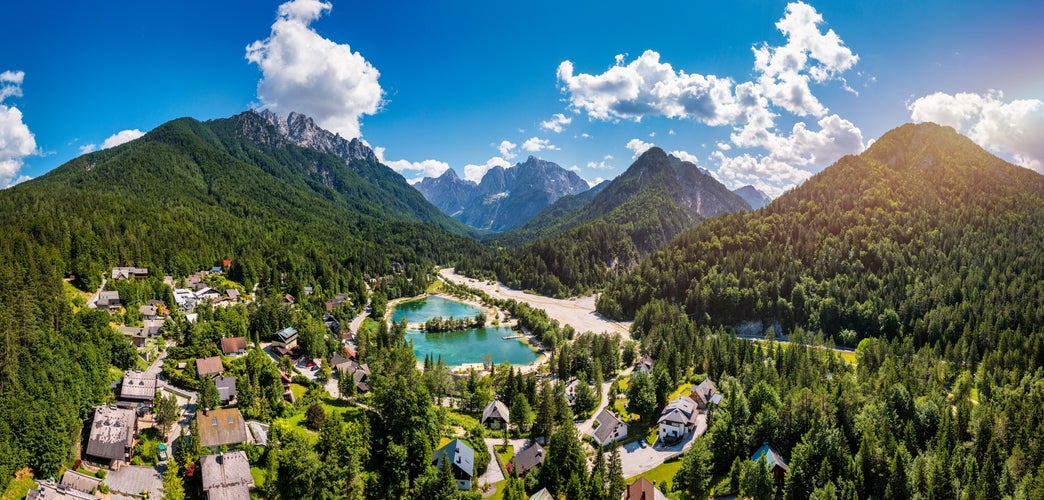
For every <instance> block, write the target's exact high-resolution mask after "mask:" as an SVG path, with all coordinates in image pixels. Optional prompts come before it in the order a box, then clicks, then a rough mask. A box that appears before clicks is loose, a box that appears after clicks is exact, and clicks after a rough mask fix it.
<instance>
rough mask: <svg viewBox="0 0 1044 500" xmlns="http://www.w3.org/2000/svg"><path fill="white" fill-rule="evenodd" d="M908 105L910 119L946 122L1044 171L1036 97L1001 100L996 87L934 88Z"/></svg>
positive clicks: (1043, 111) (1043, 128)
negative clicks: (970, 89)
mask: <svg viewBox="0 0 1044 500" xmlns="http://www.w3.org/2000/svg"><path fill="white" fill-rule="evenodd" d="M908 108H909V110H910V117H911V118H912V119H913V120H914V121H917V122H923V121H931V122H935V123H938V124H940V125H949V126H951V127H953V128H955V129H957V131H959V132H961V133H963V134H965V135H967V136H968V137H969V138H970V139H971V140H973V141H975V142H976V143H977V144H979V145H980V146H982V147H983V148H986V149H988V150H990V151H993V152H994V153H999V154H1005V155H1010V156H1011V157H1012V159H1013V160H1014V162H1015V163H1017V164H1019V165H1022V166H1024V167H1027V168H1032V169H1034V170H1036V171H1038V172H1041V173H1044V102H1041V101H1040V100H1039V99H1022V100H1014V101H1008V102H1005V101H1004V94H1003V93H1001V92H999V91H991V92H988V93H986V94H976V93H967V92H963V93H958V94H953V95H950V94H945V93H942V92H936V93H934V94H930V95H927V96H924V97H921V98H919V99H917V100H915V101H914V102H913V103H911V104H910V105H909V106H908Z"/></svg>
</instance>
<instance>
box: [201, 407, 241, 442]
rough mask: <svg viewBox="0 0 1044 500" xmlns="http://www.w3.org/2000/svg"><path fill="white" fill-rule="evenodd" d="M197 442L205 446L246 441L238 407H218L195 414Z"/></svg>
mask: <svg viewBox="0 0 1044 500" xmlns="http://www.w3.org/2000/svg"><path fill="white" fill-rule="evenodd" d="M196 420H197V422H198V425H199V442H200V444H201V445H203V446H205V447H207V448H218V447H221V446H235V445H237V444H240V443H245V442H246V441H247V429H246V423H245V422H244V421H243V414H242V413H240V412H239V408H218V409H216V410H204V411H203V412H202V413H198V414H196Z"/></svg>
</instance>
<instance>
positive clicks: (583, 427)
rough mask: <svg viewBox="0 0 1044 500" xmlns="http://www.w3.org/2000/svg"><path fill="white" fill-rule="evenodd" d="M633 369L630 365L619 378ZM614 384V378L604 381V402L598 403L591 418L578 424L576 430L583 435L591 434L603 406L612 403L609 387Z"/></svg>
mask: <svg viewBox="0 0 1044 500" xmlns="http://www.w3.org/2000/svg"><path fill="white" fill-rule="evenodd" d="M632 369H633V368H631V367H628V368H627V369H626V370H624V371H622V372H620V374H619V375H618V376H617V378H623V377H626V376H628V375H630V374H631V370H632ZM612 385H613V381H612V380H606V381H605V382H603V383H602V402H601V403H599V404H598V407H597V408H595V410H594V413H591V417H590V418H588V419H587V420H584V421H582V422H579V423H577V424H576V430H577V431H579V432H580V434H581V435H584V434H591V429H592V426H593V425H594V419H595V417H597V416H598V414H599V413H601V412H602V409H603V408H605V407H606V406H609V404H610V403H611V401H609V387H610V386H612Z"/></svg>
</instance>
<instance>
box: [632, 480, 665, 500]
mask: <svg viewBox="0 0 1044 500" xmlns="http://www.w3.org/2000/svg"><path fill="white" fill-rule="evenodd" d="M620 498H621V500H667V495H664V494H663V492H662V491H660V490H659V489H658V488H656V487H655V486H653V484H652V483H650V482H649V480H648V479H645V478H644V477H640V478H638V480H637V481H635V482H633V483H631V484H629V485H627V490H625V491H624V494H623V496H622V497H620Z"/></svg>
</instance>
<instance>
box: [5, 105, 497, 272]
mask: <svg viewBox="0 0 1044 500" xmlns="http://www.w3.org/2000/svg"><path fill="white" fill-rule="evenodd" d="M349 160H350V161H349V163H345V161H342V159H340V158H338V157H335V156H332V155H330V154H326V153H321V152H319V151H316V150H314V149H311V148H304V147H299V146H296V145H294V144H293V143H291V141H290V140H289V138H288V137H287V136H286V135H284V134H282V133H280V131H278V130H277V129H276V128H275V127H273V126H272V125H271V124H270V123H269V122H268V121H266V120H265V119H264V118H263V117H262V116H261V115H259V114H257V113H254V112H246V113H242V114H240V115H237V116H234V117H231V118H228V119H220V120H213V121H209V122H206V123H201V122H198V121H196V120H192V119H189V118H183V119H178V120H174V121H171V122H168V123H166V124H163V125H161V126H159V127H157V128H156V129H155V130H153V131H152V132H150V133H148V134H146V135H145V136H144V137H142V138H141V139H138V140H136V141H132V142H130V143H127V144H124V145H121V146H118V147H115V148H112V149H108V150H103V151H99V152H96V153H91V154H88V155H85V156H82V157H80V158H77V159H75V160H72V161H70V162H68V163H66V164H65V165H63V166H61V167H59V168H57V169H55V170H54V171H53V172H51V173H49V174H47V175H45V176H43V177H40V178H38V179H34V180H32V181H29V182H26V183H24V184H21V185H18V186H15V187H14V188H11V189H8V190H5V191H3V192H0V219H2V223H3V225H4V227H5V228H11V229H12V230H22V231H25V232H26V233H28V234H30V235H32V237H33V238H34V240H35V241H37V242H38V243H40V244H42V245H46V246H50V247H53V248H56V249H57V250H58V251H59V254H60V257H61V259H62V265H63V269H62V272H63V273H65V274H69V275H75V276H76V278H77V281H76V282H75V283H76V284H77V285H79V286H82V287H83V288H85V289H90V288H92V287H94V286H96V285H97V281H98V280H99V279H100V278H99V277H100V275H101V273H102V271H104V270H105V269H107V268H109V267H111V266H113V265H138V266H145V267H150V268H154V269H156V270H157V271H160V272H164V273H168V274H175V275H187V274H188V273H190V272H193V271H195V270H198V269H200V268H201V266H209V265H211V264H212V263H213V262H215V261H217V260H220V259H224V258H231V259H232V260H233V269H232V274H233V275H234V276H235V277H236V278H237V279H241V280H242V282H244V283H252V282H254V281H262V282H265V281H266V280H269V279H273V278H274V277H275V276H280V279H279V281H282V282H285V283H288V284H290V285H289V286H290V288H291V291H293V288H294V287H295V286H299V285H300V284H312V283H314V284H318V285H321V286H322V287H323V288H324V289H326V290H341V289H345V288H347V287H348V286H349V283H348V282H347V281H346V280H349V278H348V277H349V276H361V274H363V273H371V274H384V273H387V272H388V271H389V270H390V268H391V263H392V262H402V263H406V264H419V263H421V262H422V261H424V262H427V263H435V262H440V263H445V262H449V261H452V260H454V259H455V257H456V256H458V255H461V254H465V253H466V254H469V255H474V254H476V253H481V251H482V250H481V248H480V246H479V245H478V244H476V243H475V242H474V241H472V240H470V239H468V238H464V237H458V236H452V235H450V234H448V233H447V232H446V231H443V230H442V229H439V228H437V227H435V226H432V225H430V224H426V223H434V224H439V225H442V226H443V227H445V228H448V229H452V230H456V231H464V230H465V229H464V227H463V226H462V225H461V224H460V223H458V222H456V221H454V220H452V219H450V218H448V217H446V216H445V215H443V214H441V213H440V212H439V211H438V209H436V208H435V207H434V206H432V205H431V204H430V203H428V202H427V201H426V200H424V199H423V197H421V196H420V194H419V193H417V192H416V191H415V190H413V189H412V188H411V187H409V185H407V184H406V182H405V181H404V180H403V179H402V177H401V176H399V175H398V174H396V173H395V172H393V171H391V170H390V169H388V168H387V167H385V166H384V165H381V164H379V163H377V162H376V158H372V159H366V158H351V159H349ZM396 178H397V179H396ZM403 191H409V192H412V194H413V195H414V196H412V197H411V196H404V195H403V194H402V192H403ZM306 281H307V282H308V283H305V282H306ZM352 285H353V286H361V285H360V284H358V283H353V284H352Z"/></svg>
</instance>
